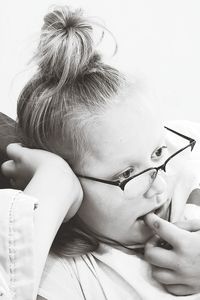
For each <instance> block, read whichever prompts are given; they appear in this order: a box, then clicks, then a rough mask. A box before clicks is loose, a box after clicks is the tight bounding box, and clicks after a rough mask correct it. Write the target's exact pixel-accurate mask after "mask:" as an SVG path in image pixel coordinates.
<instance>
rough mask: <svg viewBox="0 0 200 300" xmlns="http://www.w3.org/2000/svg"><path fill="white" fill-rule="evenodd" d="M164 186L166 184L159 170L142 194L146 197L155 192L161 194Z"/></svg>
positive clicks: (151, 195) (153, 194)
mask: <svg viewBox="0 0 200 300" xmlns="http://www.w3.org/2000/svg"><path fill="white" fill-rule="evenodd" d="M166 186H167V183H166V181H165V179H164V178H163V176H162V175H161V174H160V171H159V172H158V174H157V176H156V178H155V179H154V181H153V182H152V184H151V186H150V188H149V189H148V191H147V192H146V193H145V194H144V196H145V197H146V198H152V197H153V196H155V195H157V194H162V193H163V192H164V191H165V189H166Z"/></svg>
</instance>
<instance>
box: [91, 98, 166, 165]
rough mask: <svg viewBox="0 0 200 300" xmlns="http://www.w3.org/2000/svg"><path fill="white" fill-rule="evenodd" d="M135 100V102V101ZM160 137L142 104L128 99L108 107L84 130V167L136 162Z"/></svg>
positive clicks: (160, 130) (154, 118)
mask: <svg viewBox="0 0 200 300" xmlns="http://www.w3.org/2000/svg"><path fill="white" fill-rule="evenodd" d="M136 100H138V101H136ZM162 135H163V127H162V123H161V121H160V120H159V119H158V118H157V116H156V113H154V110H153V109H150V108H149V107H148V105H147V104H146V103H145V102H144V101H139V99H134V101H133V99H132V98H131V97H130V96H129V97H127V98H126V99H124V101H119V102H116V103H114V104H113V105H111V106H110V107H108V108H107V109H106V110H105V112H104V113H103V115H101V116H100V117H99V118H98V121H97V122H95V124H93V126H92V128H90V129H89V131H88V139H89V143H90V154H91V155H90V156H89V157H88V158H87V164H88V166H89V167H90V163H91V164H93V165H94V163H96V164H98V162H99V163H102V164H104V165H105V164H106V165H108V166H110V167H114V166H116V164H119V167H120V164H121V166H122V167H123V165H124V164H126V163H130V162H133V161H134V162H135V161H136V162H140V161H142V160H143V159H144V158H145V155H146V154H147V153H148V152H149V151H153V149H154V148H155V147H157V146H158V143H159V142H160V140H161V138H162Z"/></svg>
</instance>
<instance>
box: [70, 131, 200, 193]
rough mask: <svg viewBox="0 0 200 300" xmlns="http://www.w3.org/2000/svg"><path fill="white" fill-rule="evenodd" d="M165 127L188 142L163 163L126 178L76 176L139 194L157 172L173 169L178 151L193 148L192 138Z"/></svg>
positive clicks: (151, 181)
mask: <svg viewBox="0 0 200 300" xmlns="http://www.w3.org/2000/svg"><path fill="white" fill-rule="evenodd" d="M164 128H165V129H167V130H168V131H170V132H172V133H174V134H176V135H177V136H179V137H181V138H183V139H185V140H186V141H187V142H189V144H187V145H186V146H184V147H183V148H181V149H179V150H178V151H176V152H174V153H173V154H172V155H171V156H169V157H168V158H167V159H166V160H165V161H164V163H163V164H161V165H160V166H158V167H152V168H148V169H145V170H143V171H141V172H139V173H137V174H135V175H133V176H131V177H129V178H126V179H124V180H122V181H121V180H113V181H110V180H105V179H101V178H96V177H91V176H85V175H81V174H76V175H77V176H78V177H81V178H85V179H89V180H93V181H98V182H101V183H105V184H110V185H115V186H118V187H119V188H120V189H121V190H123V192H124V194H125V197H126V198H130V197H133V196H134V197H135V196H137V195H140V194H141V193H142V192H143V193H144V192H145V191H147V190H148V189H149V187H150V186H151V185H152V183H153V181H154V180H155V178H156V176H157V174H158V172H159V171H160V170H161V171H164V172H166V171H167V172H168V170H170V169H173V167H174V166H173V162H174V160H173V158H174V157H175V156H177V155H178V154H180V153H183V151H184V150H185V149H187V148H189V147H190V148H191V151H192V150H193V148H194V146H195V143H196V141H195V140H194V139H193V138H190V137H188V136H186V135H184V134H182V133H179V132H177V131H175V130H173V129H170V128H169V127H166V126H164Z"/></svg>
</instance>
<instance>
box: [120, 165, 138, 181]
mask: <svg viewBox="0 0 200 300" xmlns="http://www.w3.org/2000/svg"><path fill="white" fill-rule="evenodd" d="M133 172H134V168H133V167H131V168H129V169H127V170H126V171H124V172H123V173H121V174H120V175H119V179H121V180H123V179H127V178H129V177H130V176H133Z"/></svg>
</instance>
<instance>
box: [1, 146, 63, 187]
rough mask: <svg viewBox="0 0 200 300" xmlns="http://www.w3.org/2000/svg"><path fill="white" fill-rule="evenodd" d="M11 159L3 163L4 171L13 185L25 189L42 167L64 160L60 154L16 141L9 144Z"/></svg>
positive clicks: (60, 162) (53, 165)
mask: <svg viewBox="0 0 200 300" xmlns="http://www.w3.org/2000/svg"><path fill="white" fill-rule="evenodd" d="M7 155H8V157H9V158H10V160H8V161H6V162H4V163H3V164H2V167H1V168H2V173H3V174H4V175H5V176H6V177H7V178H9V179H11V185H12V186H13V187H15V188H19V189H24V188H25V187H26V186H27V184H28V183H29V181H30V180H31V178H32V177H33V175H34V174H35V173H36V172H37V171H38V170H39V169H40V168H46V167H49V166H52V171H53V170H54V167H55V165H56V164H60V166H61V164H62V162H64V161H63V160H62V159H61V158H60V157H59V156H57V155H55V154H53V153H51V152H48V151H44V150H38V149H29V148H26V147H22V146H21V145H20V144H17V143H14V144H9V145H8V146H7ZM63 165H64V164H63Z"/></svg>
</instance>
